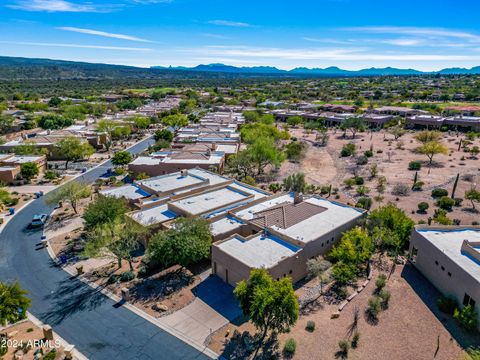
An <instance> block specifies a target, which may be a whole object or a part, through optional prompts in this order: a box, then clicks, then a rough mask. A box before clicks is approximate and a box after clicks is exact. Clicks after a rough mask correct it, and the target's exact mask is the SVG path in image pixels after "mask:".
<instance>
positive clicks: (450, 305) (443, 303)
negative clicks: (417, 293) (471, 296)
mask: <svg viewBox="0 0 480 360" xmlns="http://www.w3.org/2000/svg"><path fill="white" fill-rule="evenodd" d="M437 306H438V309H439V310H440V311H441V312H443V313H445V314H450V315H453V312H454V311H455V309H456V308H457V307H458V303H457V300H456V299H455V298H454V297H452V296H443V295H442V296H440V297H439V298H438V299H437Z"/></svg>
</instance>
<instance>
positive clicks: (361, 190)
mask: <svg viewBox="0 0 480 360" xmlns="http://www.w3.org/2000/svg"><path fill="white" fill-rule="evenodd" d="M369 192H370V188H369V187H368V186H365V185H360V186H359V187H357V194H358V195H360V196H364V195H367V194H368V193H369Z"/></svg>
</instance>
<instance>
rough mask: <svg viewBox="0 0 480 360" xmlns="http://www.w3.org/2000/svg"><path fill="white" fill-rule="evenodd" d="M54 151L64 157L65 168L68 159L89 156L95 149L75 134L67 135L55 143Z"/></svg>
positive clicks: (74, 159) (72, 159) (79, 158)
mask: <svg viewBox="0 0 480 360" xmlns="http://www.w3.org/2000/svg"><path fill="white" fill-rule="evenodd" d="M54 151H55V152H56V153H57V154H58V155H59V156H61V157H62V158H63V159H65V169H67V168H68V163H69V162H70V161H79V160H84V159H86V158H89V157H90V156H91V155H92V154H93V153H94V152H95V149H94V148H93V147H92V145H90V144H89V143H87V142H82V141H80V139H79V138H76V137H75V136H69V137H66V138H64V139H62V140H60V141H59V142H58V143H56V144H55V150H54Z"/></svg>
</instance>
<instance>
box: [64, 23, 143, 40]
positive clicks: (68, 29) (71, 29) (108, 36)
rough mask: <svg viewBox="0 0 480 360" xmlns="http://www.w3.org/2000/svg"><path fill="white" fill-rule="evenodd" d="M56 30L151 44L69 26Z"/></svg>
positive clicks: (132, 38) (123, 36) (126, 36)
mask: <svg viewBox="0 0 480 360" xmlns="http://www.w3.org/2000/svg"><path fill="white" fill-rule="evenodd" d="M57 29H60V30H65V31H72V32H77V33H81V34H89V35H97V36H103V37H107V38H114V39H122V40H130V41H140V42H152V41H150V40H146V39H142V38H138V37H136V36H130V35H124V34H115V33H108V32H105V31H98V30H91V29H82V28H76V27H70V26H62V27H59V28H57Z"/></svg>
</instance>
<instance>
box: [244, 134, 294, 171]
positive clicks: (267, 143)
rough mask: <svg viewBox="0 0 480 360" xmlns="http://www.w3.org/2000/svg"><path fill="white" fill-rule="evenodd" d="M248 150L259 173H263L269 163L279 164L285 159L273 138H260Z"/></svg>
mask: <svg viewBox="0 0 480 360" xmlns="http://www.w3.org/2000/svg"><path fill="white" fill-rule="evenodd" d="M246 150H247V153H248V154H249V155H250V157H251V159H252V162H253V163H254V164H255V165H256V170H257V175H260V174H262V173H263V171H264V169H265V167H266V166H267V165H272V166H279V165H280V164H281V163H282V162H283V161H284V160H285V157H284V155H283V154H282V153H281V152H280V151H278V149H277V147H276V146H275V144H274V142H273V140H272V139H271V138H258V139H257V140H256V141H255V142H254V143H252V144H251V145H249V146H248V147H247V149H246Z"/></svg>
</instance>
